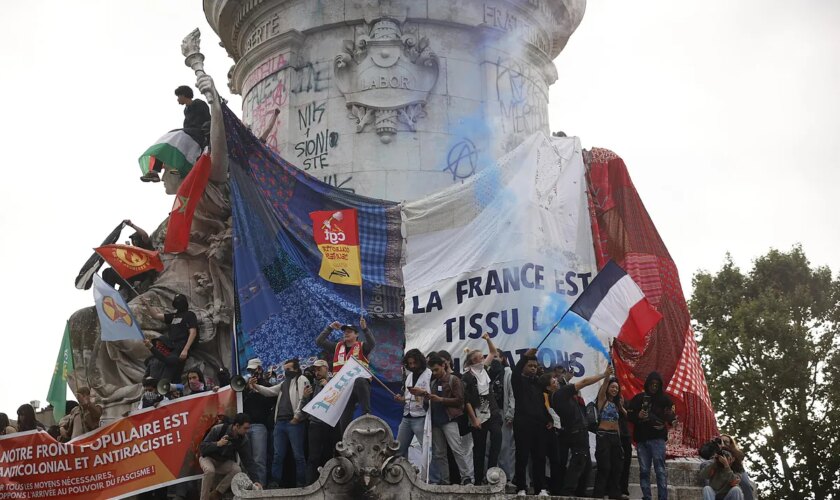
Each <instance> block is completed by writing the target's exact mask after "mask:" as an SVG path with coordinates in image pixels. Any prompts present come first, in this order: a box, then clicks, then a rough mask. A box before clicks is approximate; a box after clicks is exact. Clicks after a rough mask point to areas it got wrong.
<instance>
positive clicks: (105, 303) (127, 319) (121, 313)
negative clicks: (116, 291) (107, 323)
mask: <svg viewBox="0 0 840 500" xmlns="http://www.w3.org/2000/svg"><path fill="white" fill-rule="evenodd" d="M102 310H103V311H104V312H105V316H108V319H110V320H111V321H113V322H114V323H117V322H119V321H122V322H123V323H125V324H126V325H128V326H131V324H132V323H133V321H132V320H131V315H130V314H128V311H126V310H125V309H124V308H122V307H120V305H119V304H117V301H115V300H114V298H113V297H105V298H104V299H103V300H102Z"/></svg>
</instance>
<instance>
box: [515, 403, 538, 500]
mask: <svg viewBox="0 0 840 500" xmlns="http://www.w3.org/2000/svg"><path fill="white" fill-rule="evenodd" d="M513 441H514V443H516V464H515V465H514V474H513V483H514V484H515V485H516V488H517V489H520V490H525V489H527V488H526V485H525V470H526V469H527V468H528V457H529V456H530V458H531V465H532V469H531V482H532V486H533V487H534V493H537V492H539V491H540V490H542V489H545V447H546V442H545V424H543V423H540V422H536V421H525V420H523V419H521V418H519V419H517V418H514V419H513Z"/></svg>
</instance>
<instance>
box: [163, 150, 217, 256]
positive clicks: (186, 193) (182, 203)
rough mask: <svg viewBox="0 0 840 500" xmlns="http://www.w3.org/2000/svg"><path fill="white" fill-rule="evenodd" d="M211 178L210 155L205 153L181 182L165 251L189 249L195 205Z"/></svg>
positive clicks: (174, 204) (164, 246)
mask: <svg viewBox="0 0 840 500" xmlns="http://www.w3.org/2000/svg"><path fill="white" fill-rule="evenodd" d="M209 179H210V155H207V154H203V155H201V157H199V159H198V161H196V162H195V165H194V166H193V168H192V170H190V173H189V174H187V177H186V179H184V182H182V183H181V187H179V188H178V194H177V195H175V202H174V203H173V204H172V211H171V212H169V226H168V228H167V230H166V241H165V242H164V244H163V251H164V253H180V252H184V251H186V250H187V247H188V246H189V244H190V228H191V227H192V219H193V214H194V213H195V207H196V206H198V202H199V201H201V197H202V195H204V188H205V187H207V181H208V180H209Z"/></svg>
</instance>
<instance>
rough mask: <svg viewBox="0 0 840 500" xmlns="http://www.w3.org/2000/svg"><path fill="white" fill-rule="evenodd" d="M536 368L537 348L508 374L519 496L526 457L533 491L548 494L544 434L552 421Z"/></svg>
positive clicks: (526, 352)
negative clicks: (529, 465) (529, 464)
mask: <svg viewBox="0 0 840 500" xmlns="http://www.w3.org/2000/svg"><path fill="white" fill-rule="evenodd" d="M538 368H539V362H538V361H537V350H536V349H533V348H532V349H528V350H527V351H525V353H524V354H523V355H522V356H521V357H520V358H519V362H517V363H516V366H515V367H514V368H513V372H512V373H511V385H512V387H513V395H514V397H515V398H516V408H514V415H513V439H514V441H515V442H516V457H515V458H516V461H515V463H514V476H513V484H515V485H516V489H517V490H518V491H517V495H518V496H524V495H525V494H526V492H527V485H526V482H525V470H526V468H527V467H528V459H529V458H530V459H531V466H532V469H531V473H532V475H531V484H532V486H533V489H534V492H535V493H536V492H539V494H540V495H541V496H548V490H546V489H545V447H546V442H545V439H544V433H545V430H546V429H549V428H551V427H553V426H554V422H553V421H552V419H551V415H550V414H549V413H548V409H547V408H546V407H545V398H544V397H543V389H544V388H545V387H544V386H542V385H540V382H539V380H538V378H537V370H538Z"/></svg>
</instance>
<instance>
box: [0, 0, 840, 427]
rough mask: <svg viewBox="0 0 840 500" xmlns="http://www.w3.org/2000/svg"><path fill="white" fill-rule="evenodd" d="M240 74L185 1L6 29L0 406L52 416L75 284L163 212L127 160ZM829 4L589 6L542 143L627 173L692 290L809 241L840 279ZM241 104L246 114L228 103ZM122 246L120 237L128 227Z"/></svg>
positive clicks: (835, 12)
mask: <svg viewBox="0 0 840 500" xmlns="http://www.w3.org/2000/svg"><path fill="white" fill-rule="evenodd" d="M196 26H198V27H200V28H201V31H202V33H203V35H204V36H203V43H202V51H203V52H204V54H205V55H206V56H207V61H206V64H207V70H208V72H209V73H210V74H211V75H213V76H214V77H215V78H216V80H217V83H218V84H219V85H218V86H219V88H220V91H222V93H223V94H225V95H227V94H228V92H227V89H226V88H225V86H224V83H225V81H226V74H227V70H228V68H229V67H230V65H231V64H232V61H231V60H230V59H228V58H227V57H226V55H225V52H224V50H223V49H221V48H220V47H219V46H218V38H217V37H216V35H215V33H213V32H212V30H211V29H210V27H209V26H208V25H207V23H206V21H205V20H204V13H203V12H202V9H201V3H200V2H198V1H197V0H196V1H185V0H178V1H173V0H143V1H142V2H140V1H133V2H124V1H123V2H115V1H113V0H100V1H92V0H78V1H74V2H66V1H60V0H52V1H46V0H29V1H27V2H10V3H8V5H5V4H4V6H3V21H2V22H0V28H2V29H0V68H2V72H3V73H2V75H3V77H2V78H0V95H2V96H3V97H4V102H3V104H2V108H0V109H2V113H0V116H2V118H3V119H2V122H0V123H1V124H0V147H1V149H2V152H3V168H2V171H3V178H2V181H0V235H2V236H1V237H2V245H0V257H1V258H2V260H0V262H2V263H3V268H4V273H3V275H2V281H0V283H2V285H0V314H2V318H3V336H4V337H5V340H4V342H3V347H2V348H0V380H2V382H0V411H2V412H6V413H8V414H9V415H10V416H11V417H12V418H14V416H15V415H14V414H15V411H16V409H17V407H18V406H19V405H20V404H22V403H25V402H28V401H30V400H32V399H38V400H41V401H42V406H43V405H46V401H45V400H46V394H47V389H48V387H49V382H50V379H51V377H52V370H53V365H54V363H55V359H56V356H57V353H58V348H59V344H60V341H61V335H62V333H63V330H64V324H65V321H66V319H67V318H68V317H69V316H70V315H71V314H72V313H73V312H74V311H75V310H77V309H79V308H82V307H85V306H90V305H92V304H93V298H92V293H91V292H90V291H79V290H76V289H75V288H74V287H73V279H74V278H75V277H76V274H77V273H78V271H79V268H80V267H81V265H82V264H83V263H84V261H85V260H86V259H87V258H88V257H89V256H90V254H91V251H92V248H93V247H94V246H97V245H98V244H99V243H101V241H102V239H103V238H104V237H105V236H106V235H107V234H108V233H109V232H110V231H111V229H113V227H114V226H116V225H117V224H118V223H119V222H120V221H121V220H122V219H124V218H130V219H131V220H132V221H134V222H135V223H137V224H138V225H140V226H142V227H144V228H146V229H147V230H149V231H151V230H153V229H154V228H155V227H156V226H157V225H158V224H159V223H160V222H161V220H163V218H164V217H165V216H166V214H167V212H168V210H169V208H170V207H171V203H172V202H171V199H170V198H168V197H166V196H164V194H163V188H162V187H161V185H160V184H157V185H152V184H142V183H140V182H139V180H138V177H139V175H140V170H139V168H138V166H137V157H138V156H139V155H140V153H142V152H143V150H144V149H145V148H146V147H147V146H149V145H150V144H151V143H152V142H153V141H154V140H155V139H156V138H157V137H158V136H159V135H160V134H161V133H162V132H164V131H166V130H169V129H171V128H176V127H178V126H180V124H181V122H182V121H183V108H181V107H180V106H178V105H177V104H176V102H175V96H174V95H173V90H174V88H175V87H176V86H178V85H181V84H193V83H194V81H195V78H194V76H193V74H192V71H191V70H189V69H188V68H187V67H186V66H184V64H183V57H182V56H181V54H180V42H181V39H182V38H183V37H184V35H186V34H187V33H188V32H189V31H191V30H192V29H193V28H195V27H196ZM838 26H840V2H837V1H834V0H803V1H801V2H796V3H791V2H782V1H775V0H739V1H737V2H733V1H731V0H714V1H706V2H673V1H667V0H661V1H645V2H627V1H626V0H624V1H623V0H610V1H606V0H603V1H597V0H591V1H590V2H589V5H588V7H587V12H586V15H585V16H584V18H583V22H582V24H581V26H580V28H579V29H578V31H577V32H576V33H575V35H574V36H573V37H572V39H571V41H570V42H569V44H568V46H567V47H566V49H565V50H564V52H563V53H562V54H561V55H560V57H559V58H558V59H557V60H556V61H555V62H556V64H557V68H558V72H559V74H560V79H559V80H558V82H557V83H556V84H554V86H553V87H552V89H551V104H550V121H551V127H552V130H564V131H566V132H567V133H568V134H570V135H577V136H579V137H581V140H582V142H583V144H584V146H585V147H593V146H599V147H605V148H608V149H611V150H613V151H615V152H616V153H618V154H619V155H620V156H621V157H622V158H624V160H625V162H626V163H627V165H628V167H629V170H630V174H631V176H632V177H633V180H634V182H635V185H636V188H637V189H638V191H639V193H640V194H641V196H642V199H643V200H644V202H645V205H646V207H647V209H648V212H649V213H650V214H651V217H652V218H653V221H654V223H655V224H656V225H657V228H658V229H659V232H660V234H661V235H662V237H663V239H664V240H665V243H666V245H667V246H668V248H669V250H670V251H671V255H672V256H673V258H674V259H675V260H676V262H677V266H678V268H679V270H680V274H681V278H682V282H683V286H684V287H685V288H686V292H687V293H688V292H689V289H688V288H689V286H690V283H691V276H692V275H693V274H694V273H695V272H696V270H697V269H700V268H703V269H709V270H716V269H718V268H719V266H720V264H721V263H722V261H723V258H724V254H725V253H726V252H727V251H729V252H731V253H732V255H733V258H734V259H735V261H736V263H738V264H740V265H742V266H744V267H748V266H749V265H750V262H751V260H752V259H753V258H754V257H756V256H758V255H761V254H763V253H765V252H766V251H767V250H768V249H769V248H770V247H775V248H780V249H789V248H790V247H791V246H792V245H794V244H795V243H797V242H798V243H801V244H802V245H803V248H804V250H805V252H806V254H807V255H808V257H810V259H811V262H812V263H813V264H818V265H828V266H830V267H831V268H832V269H833V270H834V272H835V274H836V273H837V271H838V270H840V252H838V248H840V229H838V224H837V223H836V222H835V219H836V215H834V214H836V212H837V209H836V208H835V209H832V208H831V206H830V203H832V202H833V201H835V200H836V198H837V197H838V195H839V194H840V189H839V188H838V186H840V162H838V158H840V139H838V138H840V119H838V117H840V92H838V89H840V30H838V29H837V27H838ZM228 97H229V98H230V101H231V102H230V106H231V108H232V109H234V110H238V109H239V107H240V101H239V99H238V97H236V96H229V95H228ZM126 234H128V233H126Z"/></svg>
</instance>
